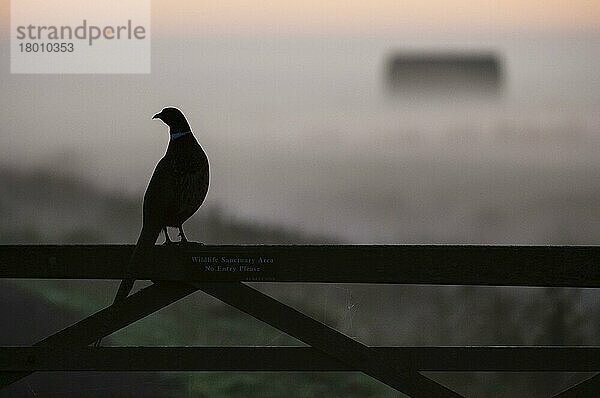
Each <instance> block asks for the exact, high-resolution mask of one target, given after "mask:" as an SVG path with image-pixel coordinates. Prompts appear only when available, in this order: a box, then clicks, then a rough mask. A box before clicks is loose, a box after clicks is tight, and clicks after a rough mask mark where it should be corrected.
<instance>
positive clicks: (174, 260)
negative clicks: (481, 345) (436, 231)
mask: <svg viewBox="0 0 600 398" xmlns="http://www.w3.org/2000/svg"><path fill="white" fill-rule="evenodd" d="M132 250H133V246H132V245H0V278H34V279H123V278H124V277H125V273H126V265H127V264H128V262H129V257H130V255H131V252H132ZM152 250H153V253H152V256H148V257H149V260H148V261H147V262H146V263H144V264H141V265H139V266H138V267H136V268H135V269H133V270H132V271H131V273H130V274H129V276H130V277H133V278H135V279H151V280H170V281H204V282H233V281H248V282H250V281H251V282H319V283H386V284H435V285H488V286H555V287H587V288H598V287H600V246H496V245H493V246H486V245H202V244H196V243H189V244H186V245H174V246H168V247H167V246H155V248H154V249H152Z"/></svg>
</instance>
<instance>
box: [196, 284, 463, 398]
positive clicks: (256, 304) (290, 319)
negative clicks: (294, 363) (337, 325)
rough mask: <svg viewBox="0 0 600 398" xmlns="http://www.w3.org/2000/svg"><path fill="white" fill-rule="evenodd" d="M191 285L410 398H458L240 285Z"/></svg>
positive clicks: (317, 323) (309, 319)
mask: <svg viewBox="0 0 600 398" xmlns="http://www.w3.org/2000/svg"><path fill="white" fill-rule="evenodd" d="M191 285H192V286H194V287H196V288H198V289H199V290H202V291H203V292H205V293H207V294H209V295H211V296H213V297H215V298H217V299H219V300H221V301H223V302H224V303H226V304H229V305H231V306H233V307H235V308H237V309H239V310H241V311H243V312H245V313H247V314H249V315H251V316H253V317H254V318H256V319H259V320H261V321H263V322H265V323H267V324H269V325H271V326H273V327H275V328H277V329H279V330H281V331H283V332H285V333H287V334H289V335H290V336H292V337H295V338H297V339H298V340H300V341H302V342H304V343H306V344H308V345H310V346H312V347H313V348H315V349H317V350H319V351H321V352H323V353H325V354H327V355H329V356H331V357H333V358H335V359H338V360H340V361H342V362H343V363H345V364H346V365H348V366H351V367H352V368H354V369H356V370H360V371H362V372H363V373H365V374H367V375H369V376H371V377H373V378H375V379H377V380H379V381H380V382H382V383H385V384H387V385H388V386H390V387H392V388H394V389H396V390H398V391H400V392H403V393H405V394H407V395H409V396H411V397H413V398H420V397H431V398H437V397H440V398H441V397H461V395H459V394H458V393H456V392H454V391H452V390H450V389H448V388H446V387H444V386H442V385H441V384H438V383H436V382H435V381H433V380H431V379H429V378H427V377H425V376H423V375H421V374H420V373H419V372H416V371H401V370H398V369H397V366H396V364H395V363H394V361H393V360H392V359H390V358H387V357H384V356H382V355H380V354H379V353H377V352H376V351H375V350H373V349H371V348H370V347H368V346H366V345H364V344H362V343H360V342H358V341H356V340H353V339H351V338H350V337H348V336H346V335H344V334H342V333H340V332H338V331H337V330H335V329H332V328H330V327H328V326H327V325H325V324H323V323H321V322H318V321H316V320H314V319H313V318H311V317H309V316H307V315H304V314H303V313H301V312H299V311H297V310H295V309H293V308H291V307H289V306H287V305H285V304H283V303H281V302H279V301H277V300H275V299H273V298H272V297H269V296H267V295H266V294H263V293H262V292H259V291H258V290H256V289H253V288H251V287H250V286H247V285H245V284H243V283H239V282H238V283H210V282H204V283H191Z"/></svg>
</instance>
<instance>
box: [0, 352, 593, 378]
mask: <svg viewBox="0 0 600 398" xmlns="http://www.w3.org/2000/svg"><path fill="white" fill-rule="evenodd" d="M370 348H371V349H372V350H373V351H375V352H376V353H377V354H378V355H381V356H382V357H385V358H390V359H392V360H394V361H395V363H396V366H397V367H398V368H401V369H402V370H404V371H411V370H413V371H414V370H418V371H431V372H442V371H452V372H454V371H458V372H469V371H473V372H477V371H485V372H540V371H546V372H548V371H552V372H593V371H598V370H600V347H583V346H576V347H523V346H504V347H370ZM356 370H357V369H354V368H352V367H351V366H348V365H346V364H345V363H343V362H340V361H338V360H335V359H333V358H331V357H330V356H328V355H325V354H323V353H322V352H320V351H318V350H316V349H314V348H312V347H272V346H266V347H256V346H252V347H231V346H226V347H212V346H211V347H100V348H95V347H43V346H39V347H0V371H203V372H206V371H236V372H254V371H261V372H278V371H281V372H290V371H294V372H314V371H321V372H323V371H336V372H338V371H356Z"/></svg>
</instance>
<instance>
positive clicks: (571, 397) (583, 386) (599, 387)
mask: <svg viewBox="0 0 600 398" xmlns="http://www.w3.org/2000/svg"><path fill="white" fill-rule="evenodd" d="M599 394H600V374H597V375H595V376H593V377H590V378H589V379H587V380H584V381H582V382H581V383H578V384H576V385H574V386H573V387H569V388H567V389H566V390H564V391H562V392H560V393H558V394H556V395H554V396H553V397H552V398H598V395H599Z"/></svg>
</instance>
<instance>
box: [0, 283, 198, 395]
mask: <svg viewBox="0 0 600 398" xmlns="http://www.w3.org/2000/svg"><path fill="white" fill-rule="evenodd" d="M195 291H197V289H196V288H194V287H192V286H190V285H184V284H181V283H172V282H159V283H154V284H152V285H150V286H148V287H146V288H144V289H141V290H140V291H138V292H136V293H134V294H132V295H131V296H129V297H127V298H126V299H125V300H123V302H121V303H119V304H118V305H111V306H109V307H106V308H104V309H103V310H101V311H98V312H96V313H95V314H93V315H90V316H89V317H87V318H85V319H83V320H81V321H79V322H77V323H75V324H73V325H71V326H69V327H67V328H65V329H63V330H61V331H60V332H57V333H55V334H53V335H51V336H49V337H47V338H45V339H43V340H40V341H38V342H37V343H36V344H34V345H35V346H48V347H56V348H68V347H71V346H75V347H77V346H86V345H89V344H91V343H93V342H95V341H96V340H98V339H100V338H103V337H106V336H108V335H109V334H111V333H114V332H116V331H118V330H120V329H122V328H124V327H126V326H128V325H130V324H132V323H134V322H136V321H138V320H140V319H142V318H145V317H146V316H148V315H150V314H152V313H154V312H156V311H158V310H160V309H162V308H164V307H166V306H168V305H169V304H172V303H174V302H176V301H177V300H179V299H181V298H183V297H185V296H188V295H189V294H191V293H194V292H195ZM31 373H33V372H0V389H2V388H4V387H6V386H8V385H10V384H12V383H15V382H17V381H19V380H20V379H22V378H24V377H26V376H28V375H30V374H31Z"/></svg>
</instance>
